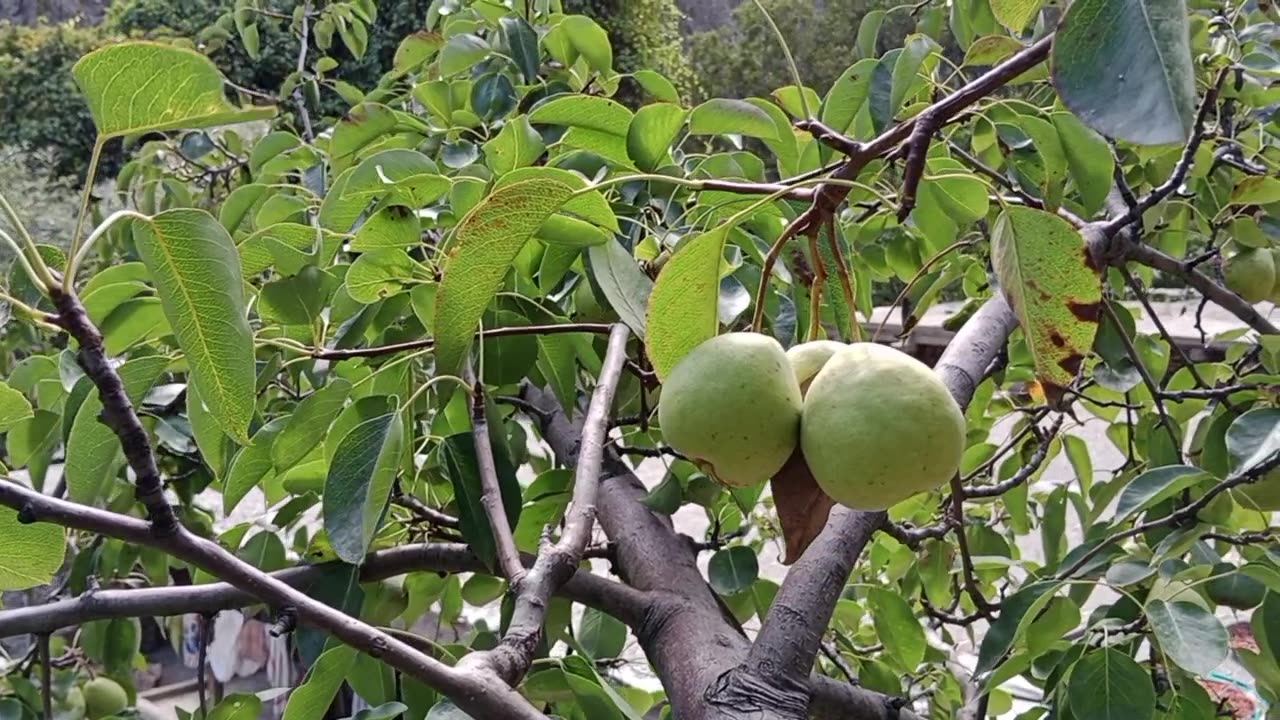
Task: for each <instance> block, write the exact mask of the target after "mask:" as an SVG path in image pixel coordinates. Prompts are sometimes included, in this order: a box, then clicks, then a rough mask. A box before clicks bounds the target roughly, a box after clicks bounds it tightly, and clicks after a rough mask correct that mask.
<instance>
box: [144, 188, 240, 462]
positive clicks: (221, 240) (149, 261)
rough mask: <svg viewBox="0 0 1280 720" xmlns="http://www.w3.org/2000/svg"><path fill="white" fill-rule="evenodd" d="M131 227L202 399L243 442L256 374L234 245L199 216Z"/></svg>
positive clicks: (164, 216)
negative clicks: (135, 228) (135, 229)
mask: <svg viewBox="0 0 1280 720" xmlns="http://www.w3.org/2000/svg"><path fill="white" fill-rule="evenodd" d="M135 227H137V228H138V229H139V231H138V232H136V233H135V234H134V242H135V243H136V245H137V248H138V252H139V254H141V255H142V260H143V262H145V263H146V265H147V268H148V269H149V270H150V271H151V275H152V277H153V278H154V280H155V284H156V292H157V294H159V295H160V301H161V302H162V303H163V305H164V314H165V317H167V318H168V319H169V326H170V327H171V328H173V334H174V336H175V337H177V339H178V345H179V347H181V348H182V351H183V353H184V354H185V356H186V361H187V365H188V366H190V368H191V375H192V377H194V378H195V379H196V382H198V383H200V390H201V392H202V395H201V397H203V398H204V401H205V404H206V405H208V407H209V411H210V412H211V413H212V414H213V416H214V418H216V419H217V421H218V424H219V425H220V426H221V427H222V429H223V431H225V432H226V433H227V434H228V435H230V436H231V437H232V438H233V439H235V440H236V441H238V442H242V443H243V442H248V440H249V421H250V419H252V417H253V411H254V404H255V400H256V393H255V390H254V388H255V384H256V381H257V375H256V373H255V371H254V367H253V331H252V330H250V329H249V321H248V320H247V319H246V318H245V301H244V286H243V284H242V282H241V279H240V255H239V253H237V252H236V246H235V243H234V242H233V241H232V240H231V236H230V235H228V234H227V231H226V230H225V229H223V227H222V226H221V225H219V224H218V221H217V220H215V219H214V218H213V216H212V215H210V214H208V213H206V212H204V211H203V210H189V209H177V210H168V211H166V212H163V213H160V214H159V215H156V216H155V217H153V218H152V219H151V222H149V223H142V224H140V225H136V226H135Z"/></svg>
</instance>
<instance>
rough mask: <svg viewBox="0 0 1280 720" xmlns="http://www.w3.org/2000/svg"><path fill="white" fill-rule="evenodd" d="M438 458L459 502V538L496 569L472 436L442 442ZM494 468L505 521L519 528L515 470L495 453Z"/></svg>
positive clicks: (502, 456) (492, 542) (495, 554)
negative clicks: (460, 531) (465, 541)
mask: <svg viewBox="0 0 1280 720" xmlns="http://www.w3.org/2000/svg"><path fill="white" fill-rule="evenodd" d="M440 455H441V459H442V461H443V462H444V466H445V469H446V471H447V473H448V476H449V481H450V482H451V483H452V484H453V494H454V499H455V501H456V502H457V503H458V521H459V525H460V529H461V530H462V535H463V537H465V538H466V539H467V544H468V545H470V546H471V551H472V552H474V553H475V554H476V557H478V558H480V560H481V561H482V562H484V563H485V565H486V566H488V567H489V568H496V567H497V557H498V554H497V549H496V547H497V546H496V544H495V543H494V540H493V529H492V526H490V525H489V517H488V516H487V515H486V514H485V511H484V505H483V504H482V502H481V498H482V497H483V496H484V491H483V490H482V485H481V482H480V467H479V464H478V463H477V462H476V449H475V442H474V440H473V439H472V437H471V433H469V432H465V433H458V434H455V435H450V436H449V437H447V438H445V439H444V442H443V443H441V446H440ZM493 460H494V465H495V467H496V468H497V473H498V486H499V487H500V488H501V489H502V505H503V507H504V508H505V510H506V513H507V522H508V523H510V526H511V527H518V525H519V520H520V483H519V482H518V481H517V480H516V471H515V468H513V467H511V462H510V461H509V460H508V459H507V457H506V455H505V454H504V453H501V452H496V448H495V452H494V457H493Z"/></svg>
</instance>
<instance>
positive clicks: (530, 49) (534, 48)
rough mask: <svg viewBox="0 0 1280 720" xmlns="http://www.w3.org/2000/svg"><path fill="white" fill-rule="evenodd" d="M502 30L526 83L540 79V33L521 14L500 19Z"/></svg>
mask: <svg viewBox="0 0 1280 720" xmlns="http://www.w3.org/2000/svg"><path fill="white" fill-rule="evenodd" d="M498 27H499V28H500V29H501V30H502V39H503V41H504V42H505V43H506V45H507V51H508V54H510V56H511V59H512V60H514V61H515V64H516V67H517V68H519V69H520V75H521V76H523V78H524V82H525V83H533V82H535V81H536V80H537V79H538V65H539V64H540V62H539V60H538V58H539V53H538V34H537V33H535V32H534V31H533V28H532V27H530V26H529V23H527V22H525V19H524V18H522V17H520V16H518V15H517V16H514V17H513V16H506V17H503V18H500V19H499V20H498Z"/></svg>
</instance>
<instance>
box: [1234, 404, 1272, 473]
mask: <svg viewBox="0 0 1280 720" xmlns="http://www.w3.org/2000/svg"><path fill="white" fill-rule="evenodd" d="M1226 442H1227V453H1228V454H1229V455H1230V457H1231V471H1232V472H1234V473H1237V474H1241V473H1246V472H1249V470H1251V469H1252V468H1253V467H1254V466H1256V465H1260V464H1262V463H1264V462H1266V461H1267V460H1269V459H1271V457H1272V456H1273V455H1275V454H1276V453H1277V452H1280V408H1260V409H1257V410H1250V411H1249V412H1247V413H1245V414H1243V415H1241V416H1240V417H1238V418H1236V419H1235V420H1233V421H1232V422H1231V425H1230V427H1228V428H1227V435H1226Z"/></svg>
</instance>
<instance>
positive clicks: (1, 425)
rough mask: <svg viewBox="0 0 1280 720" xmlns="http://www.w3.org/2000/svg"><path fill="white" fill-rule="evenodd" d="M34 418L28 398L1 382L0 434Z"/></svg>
mask: <svg viewBox="0 0 1280 720" xmlns="http://www.w3.org/2000/svg"><path fill="white" fill-rule="evenodd" d="M34 416H35V413H33V412H32V411H31V403H29V402H27V398H26V396H25V395H23V394H22V393H20V392H18V391H17V390H14V389H13V388H11V387H9V386H8V385H7V384H5V382H4V381H3V380H0V433H3V432H8V431H9V429H10V428H12V427H13V426H14V425H17V424H18V423H20V422H23V421H24V420H27V419H29V418H32V417H34Z"/></svg>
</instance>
